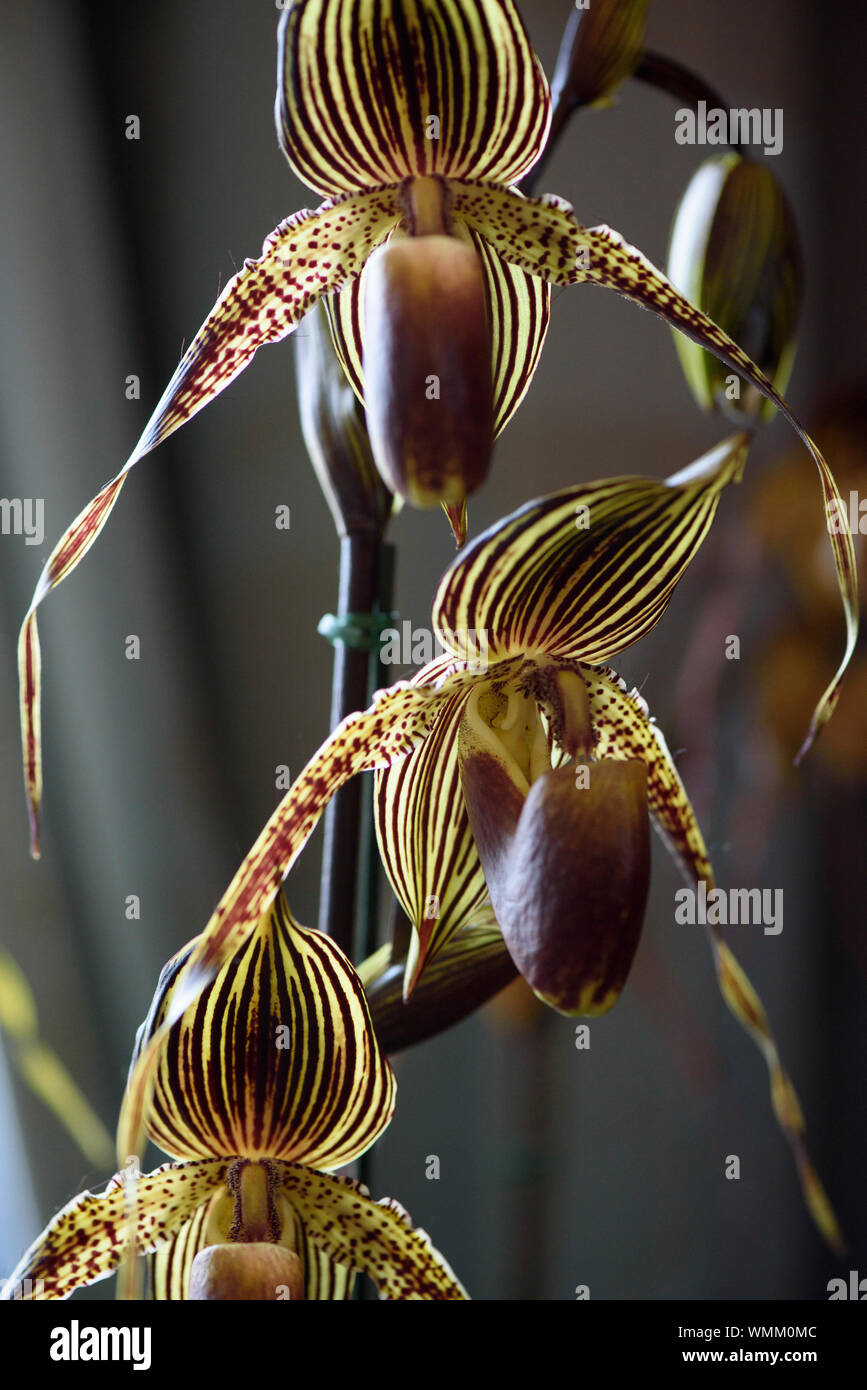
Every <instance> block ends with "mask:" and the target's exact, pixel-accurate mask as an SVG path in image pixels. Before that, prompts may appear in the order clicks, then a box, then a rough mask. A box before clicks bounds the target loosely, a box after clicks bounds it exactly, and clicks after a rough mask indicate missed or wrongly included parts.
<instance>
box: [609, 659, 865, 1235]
mask: <svg viewBox="0 0 867 1390" xmlns="http://www.w3.org/2000/svg"><path fill="white" fill-rule="evenodd" d="M585 674H586V680H587V688H588V694H589V698H590V709H591V714H592V717H593V727H594V730H595V732H596V735H597V743H596V747H595V750H594V752H595V754H596V756H597V757H600V758H617V759H627V758H629V759H631V758H641V759H642V760H643V762H644V763H645V765H646V767H647V799H648V804H649V807H650V814H651V816H652V818H653V820H654V822H655V825H656V828H657V830H658V831H659V833H660V835H661V836H662V839H663V840H664V841H665V843H666V844H667V845H668V847H669V849H670V850H671V852H672V854H673V855H674V857H675V859H676V861H677V862H678V864H679V866H680V868H681V871H682V873H683V874H684V877H685V878H686V879H687V880H688V881H689V882H690V883H694V884H697V883H699V882H700V881H702V880H703V881H704V883H705V884H706V885H707V891H708V892H710V891H711V889H712V888H713V887H714V876H713V868H712V866H711V863H710V860H709V858H708V853H707V849H706V848H705V843H704V837H703V836H702V833H701V829H700V827H699V824H698V821H697V820H696V817H695V812H694V811H693V809H692V806H691V804H690V801H689V797H688V796H687V793H686V790H685V788H684V786H683V783H682V782H681V780H680V776H679V774H678V771H677V768H676V767H675V765H674V761H673V759H672V757H671V754H670V753H669V751H668V747H667V745H666V742H665V739H664V737H663V735H662V733H661V731H660V730H659V729H658V728H657V726H656V724H655V723H654V721H653V720H652V719H651V717H650V715H649V712H648V709H647V705H646V704H645V702H644V700H642V698H641V696H640V695H639V694H638V692H637V691H635V690H633V691H629V690H628V689H627V687H626V685H625V684H624V683H623V681H621V680H620V678H619V677H618V676H617V674H616V673H615V672H614V671H612V670H611V669H610V668H606V667H597V668H595V669H594V668H588V669H587V670H586V673H585ZM708 932H709V935H710V941H711V947H712V950H713V957H714V965H715V967H716V972H717V979H718V980H719V986H720V990H721V992H722V995H723V998H724V999H725V1001H726V1003H727V1005H728V1007H729V1008H730V1010H731V1012H732V1013H733V1014H734V1016H735V1018H736V1019H737V1020H738V1022H739V1023H740V1024H742V1026H743V1027H744V1028H745V1029H746V1031H747V1032H748V1033H749V1034H750V1036H751V1037H752V1038H753V1040H754V1042H755V1043H756V1045H757V1046H758V1048H759V1049H760V1051H761V1053H762V1055H763V1056H764V1058H765V1061H766V1063H767V1066H768V1072H769V1074H770V1081H771V1102H772V1105H773V1108H774V1114H775V1115H776V1117H777V1121H778V1123H779V1125H780V1128H781V1129H782V1131H783V1133H784V1134H785V1136H786V1138H787V1139H788V1141H789V1144H790V1145H791V1148H792V1152H793V1154H794V1157H795V1163H796V1165H797V1169H798V1176H799V1178H800V1180H801V1188H802V1190H803V1193H804V1198H805V1201H806V1203H807V1206H808V1208H809V1210H810V1213H811V1215H812V1217H813V1220H814V1221H815V1223H816V1225H817V1226H818V1228H819V1230H820V1231H821V1232H822V1235H823V1236H824V1237H825V1240H826V1241H827V1242H828V1244H829V1245H830V1246H831V1247H832V1249H834V1250H836V1251H838V1253H839V1252H842V1250H843V1239H842V1236H841V1233H840V1228H839V1226H838V1224H837V1218H836V1216H835V1215H834V1211H833V1208H832V1207H831V1204H830V1202H829V1201H828V1198H827V1195H826V1193H825V1190H824V1188H823V1187H822V1183H821V1181H820V1179H819V1176H818V1174H817V1172H816V1170H815V1168H814V1167H813V1164H812V1162H811V1160H810V1156H809V1153H808V1151H807V1146H806V1139H805V1131H806V1127H805V1123H804V1116H803V1113H802V1111H801V1107H800V1104H799V1101H798V1097H797V1094H796V1092H795V1088H794V1086H793V1085H792V1082H791V1081H790V1079H789V1076H788V1074H787V1072H786V1071H785V1070H784V1068H783V1064H782V1062H781V1060H780V1054H779V1052H778V1051H777V1045H776V1042H775V1040H774V1035H773V1033H772V1032H771V1026H770V1023H769V1022H768V1017H767V1014H766V1013H765V1010H764V1008H763V1007H762V1003H761V1000H760V999H759V997H758V995H757V994H756V992H755V990H754V989H753V987H752V985H751V984H750V982H749V980H748V979H747V977H746V975H745V974H744V972H743V970H742V969H741V967H740V965H739V964H738V962H737V961H736V959H735V957H734V956H733V954H732V952H731V951H730V949H729V947H728V946H727V945H726V943H725V941H724V940H723V935H722V931H721V929H720V927H719V925H718V924H713V923H709V924H708Z"/></svg>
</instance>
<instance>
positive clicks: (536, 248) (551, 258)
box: [451, 182, 858, 756]
mask: <svg viewBox="0 0 867 1390" xmlns="http://www.w3.org/2000/svg"><path fill="white" fill-rule="evenodd" d="M451 190H452V211H453V214H454V215H455V217H457V218H459V219H460V220H462V221H463V222H464V223H465V225H466V226H468V227H469V228H470V229H471V230H472V231H474V232H477V233H478V234H480V235H481V236H483V237H485V238H486V239H487V240H488V241H489V242H490V243H491V245H492V246H493V247H494V249H495V250H496V251H497V252H498V253H499V254H500V255H501V256H503V257H504V258H505V259H506V260H509V261H511V262H513V263H514V264H515V265H518V266H520V267H521V268H522V269H523V270H526V271H529V272H530V273H531V274H533V275H539V276H542V277H543V278H545V279H547V280H550V281H551V282H552V283H553V284H556V285H574V284H579V283H581V282H583V281H590V282H592V283H595V284H598V285H603V286H605V287H606V288H608V289H614V290H617V292H618V293H619V294H622V295H624V296H625V297H626V298H627V299H631V300H633V301H634V302H635V303H637V304H639V305H641V307H642V308H645V309H651V310H653V312H654V313H656V314H658V315H659V316H660V317H661V318H663V319H665V321H666V322H667V323H669V324H670V325H671V326H672V327H673V328H676V329H678V330H679V331H680V332H681V333H683V334H685V335H686V337H688V338H691V339H692V341H693V342H696V343H698V344H699V346H700V347H704V348H707V350H708V351H709V352H712V353H713V354H714V356H715V357H718V358H719V360H720V361H721V362H725V363H726V364H727V365H728V366H730V367H731V368H732V370H733V371H735V372H736V373H738V375H740V376H741V377H743V378H744V379H745V380H746V381H748V382H750V383H751V384H752V385H753V386H755V387H756V389H757V390H758V391H760V392H761V394H762V395H763V396H764V397H766V399H767V400H769V401H771V402H772V403H773V404H774V405H775V406H776V407H777V409H778V410H779V411H780V413H781V414H782V415H783V416H784V417H785V419H786V420H787V421H788V422H789V424H790V425H791V426H792V428H793V429H794V430H795V431H796V433H797V434H798V435H799V436H800V438H801V439H802V440H803V442H804V444H805V445H806V447H807V448H808V449H809V451H810V453H811V455H812V457H813V459H814V461H815V463H816V466H817V468H818V470H819V476H820V480H821V484H822V493H823V500H824V506H825V515H826V517H827V518H831V517H834V516H838V515H845V507H844V506H843V502H842V498H841V497H840V493H839V490H838V488H837V484H836V482H835V481H834V477H833V474H832V473H831V470H830V468H829V467H828V465H827V463H826V462H825V459H824V457H823V455H822V453H821V451H820V450H819V448H818V446H817V444H816V443H815V441H814V440H813V439H811V438H810V436H809V434H808V433H807V431H806V430H805V429H804V427H803V426H802V425H801V423H800V421H799V420H798V419H797V418H796V416H795V415H794V414H793V413H792V410H791V409H790V407H789V405H788V404H787V402H786V401H785V400H784V399H783V398H782V396H780V394H779V393H778V392H777V390H776V389H775V387H774V386H773V384H772V383H771V382H770V381H769V380H768V378H767V377H766V376H765V375H764V373H763V372H761V371H760V370H759V368H758V367H757V366H756V365H755V363H754V362H753V361H752V359H751V358H750V357H748V356H747V354H746V353H745V352H744V351H743V350H742V349H741V348H739V347H738V346H737V344H736V343H735V342H734V341H733V340H732V339H731V338H730V337H729V336H728V334H726V333H724V332H723V331H722V329H721V328H719V327H717V325H716V324H715V323H713V321H712V320H711V319H709V318H708V317H707V315H706V314H703V313H702V312H701V311H700V310H699V309H696V308H695V307H694V305H692V304H690V302H689V300H687V299H685V298H684V296H683V295H682V294H680V293H679V291H678V290H676V289H675V287H674V286H673V285H672V284H671V282H670V281H669V280H667V279H666V277H665V276H664V275H663V274H662V272H661V271H659V270H657V268H656V267H655V266H654V265H653V264H652V263H651V262H650V261H649V260H648V259H647V257H646V256H644V255H643V254H642V252H641V251H639V250H637V249H636V248H635V247H634V246H630V245H629V244H628V242H626V241H624V239H623V237H622V236H621V235H620V234H619V232H614V231H612V230H611V228H610V227H605V226H601V227H592V228H589V229H588V228H586V227H582V226H580V225H579V224H578V223H577V222H576V221H575V218H574V215H573V211H572V208H571V207H570V206H569V204H568V203H566V202H564V201H563V200H562V199H561V198H556V197H553V196H551V195H548V196H546V197H544V198H530V199H525V198H522V197H521V196H520V195H519V194H517V193H516V192H514V191H512V190H511V189H508V188H494V187H492V186H491V185H489V184H480V183H470V182H462V183H461V182H455V183H454V184H452V186H451ZM838 507H839V510H838ZM828 529H829V536H830V541H831V547H832V550H833V553H834V562H835V565H836V568H837V577H838V582H839V586H840V593H841V595H842V599H843V608H844V613H845V618H846V647H845V652H844V656H843V660H842V661H841V663H840V666H839V667H838V670H837V672H836V674H835V676H834V679H833V680H832V681H831V683H830V685H829V686H828V688H827V689H826V691H825V692H824V694H823V695H822V698H821V700H820V701H819V704H818V706H817V708H816V711H815V714H814V715H813V719H812V722H811V725H810V729H809V730H808V733H807V737H806V739H805V741H804V744H803V746H802V748H801V753H800V755H799V756H803V754H804V753H805V752H806V751H807V749H808V748H809V746H810V744H811V743H812V741H813V739H814V738H815V736H816V734H817V733H818V732H819V730H820V729H821V727H822V725H823V724H825V723H827V721H828V719H830V717H831V715H832V713H833V711H834V707H835V705H836V703H837V700H838V698H839V694H840V685H841V682H842V678H843V673H844V671H845V669H846V667H847V665H848V663H849V659H850V657H851V655H852V652H853V651H854V649H855V643H856V640H857V636H858V579H857V573H856V569H855V552H854V549H853V546H852V537H851V535H849V533H848V530H842V531H841V530H837V529H835V528H833V527H831V526H830V525H829V528H828Z"/></svg>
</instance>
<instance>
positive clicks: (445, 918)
mask: <svg viewBox="0 0 867 1390" xmlns="http://www.w3.org/2000/svg"><path fill="white" fill-rule="evenodd" d="M485 678H486V677H485V676H483V675H479V676H477V677H476V680H480V679H485ZM428 679H429V676H428V671H427V668H426V669H425V670H423V671H421V672H419V674H418V676H416V678H415V681H416V682H417V683H419V684H425V682H426V681H427V680H428ZM472 691H473V682H472V681H468V683H467V684H465V685H464V686H462V687H461V688H460V689H458V690H457V691H456V692H455V694H453V695H451V696H450V697H449V698H448V699H447V700H446V702H445V704H444V706H443V709H442V711H441V713H440V716H439V718H438V719H437V721H436V724H435V725H434V727H433V729H432V730H431V733H430V735H429V736H428V737H427V738H426V739H425V740H424V741H423V742H422V743H420V744H419V745H418V747H416V748H415V749H413V751H412V752H411V753H410V754H409V756H408V757H407V758H403V759H401V761H400V762H397V763H393V764H392V765H391V767H388V768H384V769H381V770H380V771H379V772H377V774H376V778H375V786H374V803H373V804H374V823H375V826H376V838H377V841H378V843H379V850H380V855H381V857H382V862H383V865H384V867H385V871H386V873H387V875H388V878H389V881H390V883H391V886H392V888H393V889H394V893H395V896H396V897H397V900H398V902H399V903H400V905H401V907H402V908H403V910H404V912H405V913H406V915H407V917H408V918H409V920H410V922H411V923H412V925H413V928H414V930H413V935H412V941H411V944H410V950H409V955H408V958H407V962H406V967H405V992H406V996H407V998H408V997H409V995H410V994H411V993H412V990H413V988H414V986H415V983H416V981H417V979H418V977H419V975H420V973H421V971H422V969H423V968H424V965H425V963H426V962H427V961H430V960H432V959H433V958H434V957H435V956H436V954H437V952H438V951H439V950H441V949H442V947H443V945H444V944H445V943H446V942H447V941H448V939H449V937H450V936H452V935H453V933H454V932H456V931H458V930H459V929H460V928H461V927H462V926H463V925H464V924H465V923H466V922H468V921H470V920H471V919H472V917H473V916H474V915H478V912H479V909H480V908H481V905H482V904H483V903H484V901H485V898H486V897H487V888H486V887H485V878H484V874H483V872H482V866H481V864H480V863H479V857H478V854H477V853H476V850H475V846H474V844H473V837H472V832H471V830H470V825H469V821H468V820H467V813H466V808H465V806H464V798H463V793H462V792H461V778H460V769H459V767H458V748H457V734H458V728H459V725H460V722H461V719H462V717H463V712H464V709H465V708H466V704H467V701H468V699H469V698H470V696H471V694H472Z"/></svg>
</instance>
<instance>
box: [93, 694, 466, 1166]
mask: <svg viewBox="0 0 867 1390" xmlns="http://www.w3.org/2000/svg"><path fill="white" fill-rule="evenodd" d="M465 679H466V677H465V676H464V675H463V673H461V672H456V673H455V674H454V675H453V676H451V677H449V678H448V679H447V680H444V682H443V684H442V686H441V687H440V688H430V689H429V688H424V687H420V686H411V685H408V684H407V683H406V682H400V683H398V684H397V685H395V686H392V687H391V688H390V689H389V690H384V691H379V692H378V693H377V695H376V696H374V701H373V704H372V705H371V706H370V708H369V709H367V710H363V711H360V712H359V713H357V714H351V715H349V717H348V718H347V719H344V720H343V722H342V723H341V724H339V725H338V727H337V728H336V729H335V731H334V733H333V734H332V735H331V737H330V738H329V739H328V740H327V741H326V742H325V743H324V744H323V745H322V747H321V748H320V749H319V751H318V752H317V753H315V754H314V756H313V758H311V760H310V762H309V763H308V764H307V766H306V767H305V768H304V769H303V770H302V772H301V773H300V774H299V776H298V778H297V779H296V781H295V783H294V785H293V786H292V787H291V789H290V790H289V791H288V792H287V793H286V796H285V797H284V798H283V800H282V801H281V803H280V805H279V806H278V807H277V810H276V811H275V812H274V814H273V815H272V816H271V818H270V820H269V821H268V823H267V824H266V826H265V828H264V830H263V831H262V832H261V834H260V835H259V838H258V839H257V841H256V843H255V844H254V846H253V848H252V849H251V850H250V852H249V854H248V855H247V857H246V858H245V860H244V862H243V864H242V865H241V867H240V869H239V870H238V872H237V874H236V875H235V877H234V879H233V880H232V882H231V884H230V885H229V888H228V889H227V891H226V893H225V894H224V895H223V898H222V899H221V901H220V903H219V904H218V906H217V908H216V911H215V912H214V913H213V915H212V917H211V919H210V921H209V922H208V924H207V926H206V927H205V930H204V931H203V932H202V934H201V936H199V937H198V938H197V942H196V944H195V946H194V947H193V950H192V951H191V953H190V956H189V958H188V960H187V961H186V963H185V964H184V966H183V968H182V970H181V972H180V974H179V976H178V979H177V982H176V984H175V987H174V992H173V994H172V1000H171V1004H170V1006H169V1008H168V1009H167V1012H166V1014H165V1017H164V1019H163V1020H162V1022H161V1023H160V1026H159V1027H158V1028H157V1029H156V1030H155V1032H154V1033H153V1035H152V1036H151V1038H150V1041H149V1042H148V1043H147V1045H146V1046H145V1047H144V1048H143V1049H142V1052H141V1055H140V1057H139V1059H138V1061H137V1063H136V1066H135V1068H134V1069H133V1072H132V1074H131V1076H130V1080H129V1083H128V1085H127V1089H126V1093H125V1096H124V1102H123V1108H122V1111H121V1118H120V1124H119V1128H118V1150H119V1152H120V1153H121V1154H122V1155H127V1154H131V1153H137V1152H139V1150H140V1145H141V1140H142V1136H143V1126H144V1120H145V1114H146V1111H147V1107H148V1100H149V1092H150V1089H151V1086H152V1082H153V1074H154V1067H155V1065H156V1062H157V1059H158V1057H159V1053H160V1049H161V1047H162V1044H163V1042H164V1041H165V1038H166V1037H167V1035H168V1033H169V1030H170V1029H171V1027H172V1025H173V1024H174V1023H176V1022H177V1020H178V1019H179V1018H180V1017H181V1015H182V1014H183V1013H184V1012H185V1011H186V1009H188V1008H189V1007H190V1006H191V1005H192V1004H194V1003H195V1001H196V999H197V998H198V997H199V995H200V994H201V992H202V990H203V989H204V988H205V987H206V986H207V985H209V984H210V983H211V982H212V981H213V980H214V979H215V978H216V975H217V974H218V972H219V970H220V969H221V968H222V966H223V965H225V964H226V962H227V961H228V960H229V959H230V958H231V957H232V956H233V955H234V954H235V953H236V952H238V951H240V950H242V949H243V947H244V946H245V945H246V943H247V942H248V941H249V939H250V936H251V935H252V933H253V932H254V931H255V929H256V927H257V926H258V924H259V922H260V921H261V919H262V917H263V916H264V914H265V913H266V912H267V911H268V909H269V907H270V906H271V904H272V903H273V901H274V899H275V898H276V896H277V893H278V892H279V889H280V884H281V882H282V880H283V878H284V876H285V875H286V874H287V873H288V872H289V870H290V868H291V867H292V865H293V864H294V862H295V860H296V859H297V858H298V855H299V854H300V853H301V851H302V849H303V848H304V846H305V844H306V843H307V841H308V839H309V838H310V835H311V834H312V833H313V830H314V829H315V827H316V825H317V823H318V821H319V817H320V816H321V815H322V812H323V811H324V810H325V807H326V806H327V804H328V802H329V801H330V799H331V797H332V796H333V795H334V794H335V792H336V791H338V790H339V788H340V787H341V786H343V784H344V783H345V782H347V781H348V780H349V778H350V777H353V776H355V774H356V773H358V772H362V771H364V770H365V769H370V768H376V767H383V766H387V765H388V763H389V762H391V761H392V759H395V758H400V757H404V756H405V755H406V754H407V753H408V752H410V750H411V749H412V748H413V747H414V746H415V744H416V743H417V742H418V741H419V740H420V739H422V738H424V737H425V735H426V734H427V733H428V731H429V729H430V727H431V725H432V723H433V721H434V720H435V718H436V716H437V714H438V713H439V710H440V707H441V705H442V703H443V701H444V700H445V699H446V698H447V697H448V695H449V694H451V693H452V691H453V689H454V688H455V687H456V686H458V685H460V684H461V683H463V681H464V680H465Z"/></svg>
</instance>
